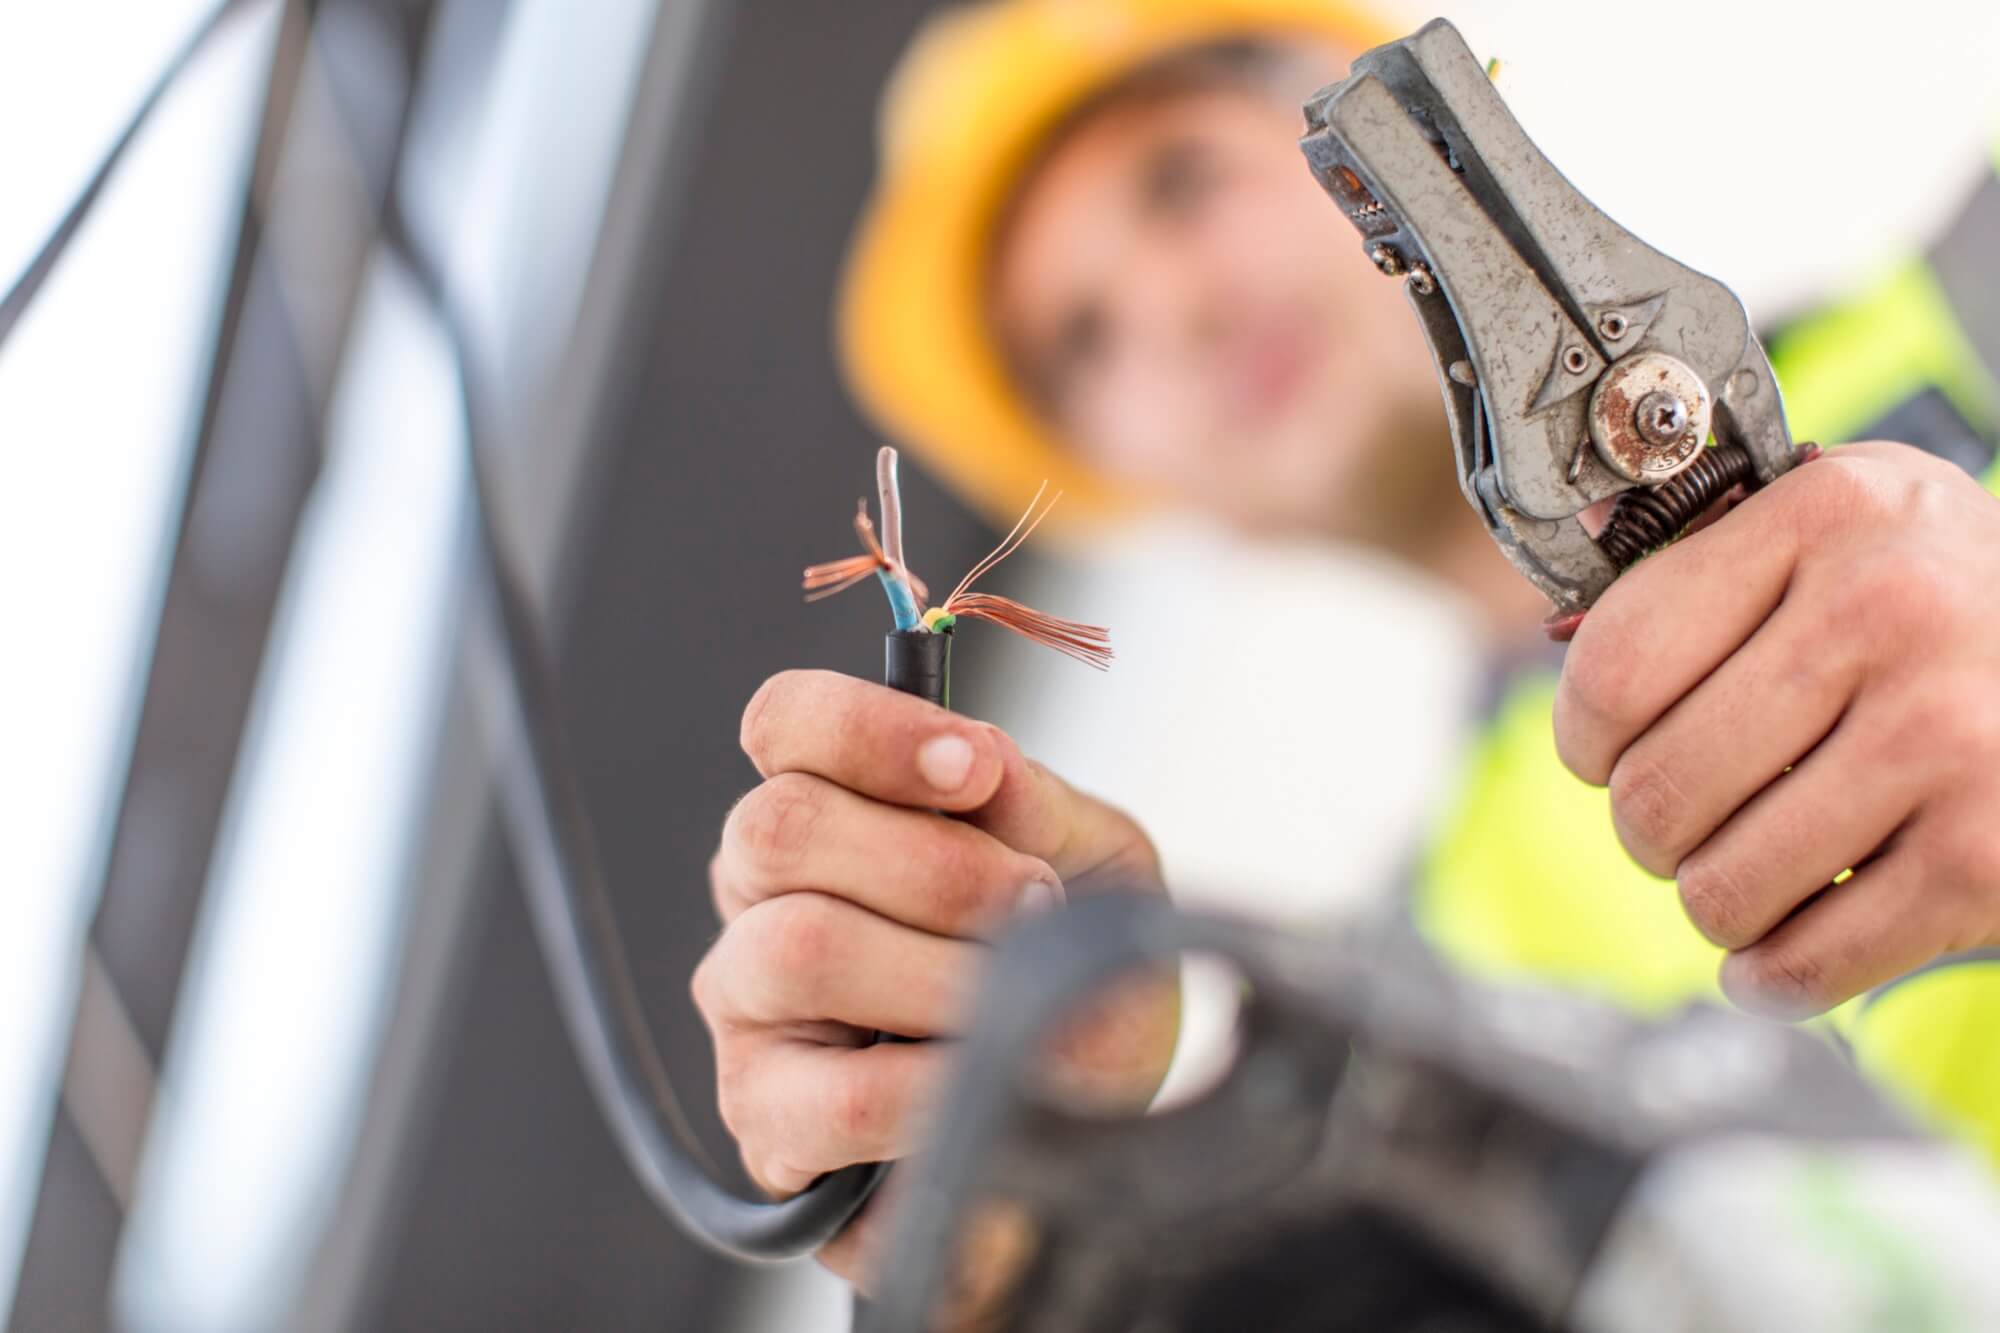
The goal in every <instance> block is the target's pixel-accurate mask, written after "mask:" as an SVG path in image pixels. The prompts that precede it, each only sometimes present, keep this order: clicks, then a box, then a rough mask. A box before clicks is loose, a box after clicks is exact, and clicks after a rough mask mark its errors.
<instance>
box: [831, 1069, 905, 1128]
mask: <svg viewBox="0 0 2000 1333" xmlns="http://www.w3.org/2000/svg"><path fill="white" fill-rule="evenodd" d="M852 1063H853V1062H852V1061H842V1064H846V1065H851V1064H852ZM820 1095H821V1113H822V1114H823V1115H824V1116H825V1117H826V1125H827V1127H828V1128H829V1129H830V1130H831V1131H832V1132H833V1134H834V1136H835V1137H836V1138H837V1139H838V1140H839V1141H840V1142H841V1143H843V1144H850V1145H872V1144H875V1143H877V1142H880V1141H881V1140H882V1138H883V1137H884V1133H885V1130H886V1128H887V1127H888V1126H889V1125H890V1124H891V1123H892V1122H893V1120H894V1118H895V1114H896V1111H895V1108H894V1107H893V1106H892V1105H890V1099H889V1097H888V1096H887V1095H886V1093H885V1092H884V1090H883V1089H882V1088H880V1087H878V1086H877V1085H876V1084H875V1082H874V1081H873V1080H871V1079H868V1078H865V1077H863V1076H862V1075H861V1074H859V1073H858V1072H856V1071H854V1070H852V1069H847V1070H844V1071H843V1072H841V1073H840V1074H838V1075H836V1076H835V1077H832V1078H829V1079H828V1080H827V1081H826V1085H825V1086H824V1087H823V1088H822V1089H821V1090H820Z"/></svg>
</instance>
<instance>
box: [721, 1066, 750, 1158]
mask: <svg viewBox="0 0 2000 1333" xmlns="http://www.w3.org/2000/svg"><path fill="white" fill-rule="evenodd" d="M746 1094H747V1087H746V1084H745V1080H744V1078H743V1074H742V1070H741V1069H740V1068H734V1067H732V1064H731V1062H730V1061H727V1060H724V1059H721V1058H718V1059H717V1061H716V1070H715V1110H716V1114H717V1115H718V1116H720V1117H721V1119H722V1127H723V1128H724V1129H726V1130H728V1131H729V1137H730V1138H732V1139H734V1140H736V1142H737V1143H739V1144H742V1145H744V1146H745V1147H748V1146H749V1144H750V1142H751V1129H752V1126H753V1125H754V1124H755V1123H756V1112H755V1110H754V1108H753V1106H752V1104H751V1099H750V1097H749V1096H747V1095H746Z"/></svg>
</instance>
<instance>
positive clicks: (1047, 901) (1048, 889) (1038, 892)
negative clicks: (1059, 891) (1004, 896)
mask: <svg viewBox="0 0 2000 1333" xmlns="http://www.w3.org/2000/svg"><path fill="white" fill-rule="evenodd" d="M1055 905H1056V891H1055V886H1053V885H1051V884H1050V883H1049V882H1048V881H1047V880H1040V879H1031V880H1029V881H1028V882H1027V883H1026V884H1023V885H1022V886H1021V893H1020V896H1019V897H1017V898H1016V899H1014V911H1015V913H1016V914H1017V915H1019V916H1036V915H1039V914H1040V913H1042V912H1046V911H1048V910H1049V909H1050V908H1052V907H1054V906H1055Z"/></svg>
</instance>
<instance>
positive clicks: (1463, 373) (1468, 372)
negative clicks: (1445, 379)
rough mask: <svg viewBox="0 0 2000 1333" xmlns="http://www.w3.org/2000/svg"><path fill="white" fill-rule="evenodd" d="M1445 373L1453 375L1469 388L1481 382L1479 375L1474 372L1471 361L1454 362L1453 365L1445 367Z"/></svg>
mask: <svg viewBox="0 0 2000 1333" xmlns="http://www.w3.org/2000/svg"><path fill="white" fill-rule="evenodd" d="M1445 374H1447V375H1449V376H1451V377H1452V378H1453V379H1454V380H1457V381H1458V382H1459V383H1460V384H1463V385H1464V386H1465V387H1466V388H1468V389H1470V388H1474V387H1476V386H1477V385H1478V383H1479V376H1478V375H1476V374H1474V373H1473V370H1472V363H1471V362H1470V361H1454V362H1452V363H1451V365H1449V366H1448V367H1446V368H1445Z"/></svg>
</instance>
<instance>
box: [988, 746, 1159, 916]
mask: <svg viewBox="0 0 2000 1333" xmlns="http://www.w3.org/2000/svg"><path fill="white" fill-rule="evenodd" d="M992 734H993V738H994V741H995V747H996V749H998V751H999V752H1000V756H1001V764H1002V770H1001V777H1000V783H999V786H998V787H997V788H995V790H994V793H993V795H992V797H991V798H990V799H989V800H987V802H986V803H985V804H984V805H981V806H979V807H978V808H977V809H974V810H970V811H967V812H966V813H965V814H964V815H962V816H961V817H962V818H963V819H964V820H965V821H966V822H967V823H970V824H972V825H973V826H975V827H977V828H979V829H982V830H984V831H985V832H987V833H990V834H992V835H993V836H994V837H995V838H997V839H999V840H1000V841H1001V842H1004V843H1006V844H1007V845H1008V846H1009V847H1012V848H1013V849H1014V850H1016V851H1018V852H1023V853H1025V854H1026V855H1029V856H1033V857H1038V858H1040V859H1041V860H1043V861H1046V862H1047V863H1048V864H1049V866H1050V868H1052V869H1053V870H1054V871H1055V872H1056V874H1057V875H1059V876H1061V877H1062V881H1063V883H1064V885H1065V886H1076V885H1079V884H1081V885H1083V886H1086V887H1087V886H1088V884H1089V883H1090V882H1091V881H1093V880H1096V881H1099V882H1108V881H1122V882H1126V883H1129V884H1134V885H1139V886H1144V887H1149V888H1156V889H1158V888H1160V886H1161V876H1160V858H1159V853H1158V852H1156V851H1155V850H1154V849H1153V841H1152V839H1151V838H1149V837H1147V836H1146V831H1145V830H1144V829H1142V828H1140V827H1139V825H1138V823H1137V822H1136V821H1135V820H1133V818H1132V817H1131V816H1130V815H1128V814H1126V813H1125V812H1124V811H1122V810H1120V809H1118V808H1117V807H1115V806H1111V805H1107V804H1105V803H1104V802H1103V801H1100V800H1098V799H1097V798H1096V797H1094V796H1088V795H1085V794H1084V793H1082V792H1080V791H1078V790H1076V789H1075V788H1074V787H1072V786H1070V785H1069V784H1068V783H1067V782H1064V781H1063V780H1062V779H1061V778H1059V777H1057V776H1056V775H1055V774H1054V773H1052V772H1050V771H1049V770H1048V769H1046V768H1044V767H1043V766H1042V765H1040V764H1038V763H1036V762H1035V761H1034V760H1032V759H1029V758H1028V757H1027V756H1026V755H1024V754H1022V753H1021V750H1020V747H1019V746H1017V745H1016V744H1015V743H1014V741H1013V740H1012V738H1010V737H1009V736H1007V735H1006V733H1004V732H1002V731H1000V730H999V729H998V728H994V729H992ZM1161 891H1162V892H1164V889H1161Z"/></svg>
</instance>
